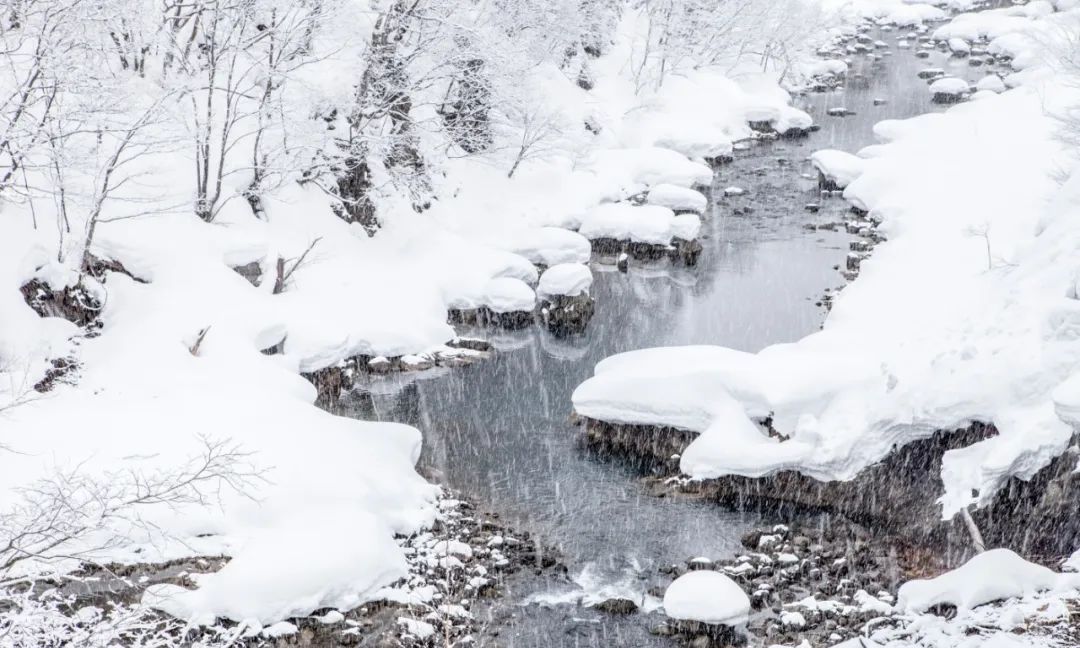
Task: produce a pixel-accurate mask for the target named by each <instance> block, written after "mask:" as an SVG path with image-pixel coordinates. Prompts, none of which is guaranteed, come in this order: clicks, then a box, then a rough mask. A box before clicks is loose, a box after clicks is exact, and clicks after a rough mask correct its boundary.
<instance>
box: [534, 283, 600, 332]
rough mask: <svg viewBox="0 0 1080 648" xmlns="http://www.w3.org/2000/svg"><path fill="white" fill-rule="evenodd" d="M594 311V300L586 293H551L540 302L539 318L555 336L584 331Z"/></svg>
mask: <svg viewBox="0 0 1080 648" xmlns="http://www.w3.org/2000/svg"><path fill="white" fill-rule="evenodd" d="M595 311H596V302H595V300H594V299H593V298H592V297H591V296H589V294H588V293H582V294H580V295H575V296H567V295H553V296H551V297H547V298H545V299H544V300H543V301H541V302H540V316H541V319H542V320H543V322H544V325H545V326H547V329H548V330H549V331H551V332H552V333H553V334H554V335H555V336H557V337H562V336H566V335H573V334H581V333H584V332H585V329H586V327H588V325H589V321H590V320H591V319H592V316H593V313H594V312H595Z"/></svg>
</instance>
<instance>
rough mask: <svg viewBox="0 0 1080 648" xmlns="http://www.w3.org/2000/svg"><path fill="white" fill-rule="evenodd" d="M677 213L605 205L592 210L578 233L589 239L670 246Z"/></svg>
mask: <svg viewBox="0 0 1080 648" xmlns="http://www.w3.org/2000/svg"><path fill="white" fill-rule="evenodd" d="M674 218H675V213H674V212H673V211H672V210H670V209H668V208H667V207H660V206H658V205H640V206H638V205H634V204H632V203H629V202H620V203H605V204H603V205H599V206H597V207H595V208H593V209H592V210H591V211H589V212H588V213H587V214H586V215H585V216H584V218H582V221H581V228H580V229H579V230H578V231H579V232H580V233H581V234H582V235H583V236H586V237H588V238H589V239H599V238H612V239H617V240H630V241H633V242H635V243H651V244H654V245H667V244H668V243H671V239H672V237H673V236H674V233H673V231H672V223H673V221H674Z"/></svg>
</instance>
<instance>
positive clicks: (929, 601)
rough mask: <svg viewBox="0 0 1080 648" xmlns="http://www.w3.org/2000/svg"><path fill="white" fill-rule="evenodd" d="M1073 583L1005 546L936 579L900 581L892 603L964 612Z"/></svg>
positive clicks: (909, 608)
mask: <svg viewBox="0 0 1080 648" xmlns="http://www.w3.org/2000/svg"><path fill="white" fill-rule="evenodd" d="M1076 582H1078V581H1076V579H1075V578H1074V577H1072V576H1070V575H1062V574H1058V573H1055V572H1053V571H1051V570H1049V569H1047V568H1046V567H1043V566H1042V565H1036V564H1034V563H1030V562H1028V561H1026V560H1024V559H1023V558H1021V557H1020V556H1018V555H1016V554H1015V553H1013V552H1012V551H1010V550H1008V549H992V550H990V551H985V552H983V553H981V554H979V555H977V556H975V557H974V558H972V559H971V560H969V561H967V562H966V563H964V564H963V566H961V567H959V568H957V569H954V570H952V571H950V572H946V573H944V574H942V575H941V576H938V577H937V578H931V579H929V580H914V581H909V582H907V583H904V584H903V585H901V586H900V592H899V596H898V598H897V603H896V606H897V608H899V609H901V610H904V611H908V612H923V611H925V610H926V609H927V608H930V607H933V606H935V605H938V604H940V603H948V604H951V605H955V606H956V607H957V609H958V610H960V611H967V610H970V609H972V608H974V607H978V606H980V605H984V604H986V603H990V602H992V601H999V600H1002V599H1009V598H1015V597H1020V596H1028V595H1030V594H1035V593H1037V592H1041V591H1046V590H1052V589H1055V588H1057V587H1060V586H1063V585H1067V584H1068V583H1074V584H1075V583H1076Z"/></svg>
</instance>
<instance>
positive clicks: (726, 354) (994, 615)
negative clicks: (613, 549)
mask: <svg viewBox="0 0 1080 648" xmlns="http://www.w3.org/2000/svg"><path fill="white" fill-rule="evenodd" d="M1061 9H1062V12H1055V7H1053V6H1051V5H1050V4H1049V3H1031V4H1030V5H1027V6H1018V7H1008V8H1002V9H993V10H987V11H981V12H979V13H976V14H973V15H970V16H961V17H959V18H957V19H955V20H952V21H950V22H948V23H945V24H943V25H939V26H936V27H935V28H934V29H931V30H928V31H927V32H926V33H925V34H920V33H919V32H918V31H917V30H912V32H911V33H910V34H908V33H901V34H895V33H894V35H892V36H890V37H883V39H882V41H883V42H884V43H885V44H886V46H890V45H889V43H892V42H893V41H896V40H897V39H899V40H903V41H904V42H905V46H904V47H903V49H906V50H909V51H907V52H903V51H899V50H897V51H896V52H895V53H894V54H893V55H892V57H891V58H892V60H896V59H897V57H899V56H906V57H917V58H918V60H927V59H928V58H929V57H932V56H936V52H937V51H944V52H946V53H947V59H946V60H945V61H944V65H940V64H937V65H935V64H930V63H928V65H927V68H928V70H927V71H925V72H926V74H925V75H923V74H920V76H922V77H924V78H926V79H927V80H928V81H930V82H933V81H934V79H936V78H939V77H941V76H942V75H949V74H951V75H954V77H955V76H962V75H964V74H971V70H978V72H977V74H979V75H980V76H981V75H982V74H983V71H984V70H986V69H987V66H990V68H991V69H992V70H994V71H995V74H994V75H990V76H987V77H985V78H984V79H983V80H980V81H979V82H978V83H969V82H966V81H965V82H964V83H965V87H967V88H970V90H965V91H964V94H965V96H967V95H968V94H970V97H971V98H970V101H969V102H968V103H965V104H963V105H961V106H959V107H956V108H952V109H950V110H948V111H947V112H945V113H943V114H928V115H926V116H924V117H918V118H914V119H907V120H887V121H882V122H880V123H879V124H877V125H876V126H874V129H873V131H874V135H875V137H876V139H877V140H878V142H877V143H876V144H874V145H872V146H867V147H866V148H863V149H862V150H859V146H864V144H860V145H859V146H856V147H853V148H850V149H848V150H850V151H851V152H852V153H855V152H856V151H858V154H857V155H850V156H848V157H846V158H844V157H840V156H837V157H836V159H835V161H826V158H825V157H822V158H820V164H817V165H816V166H817V170H818V171H821V172H822V177H823V180H822V182H824V183H826V184H827V185H831V186H826V187H825V188H826V189H828V190H836V189H840V190H842V191H843V198H844V199H845V201H846V202H847V203H849V204H850V205H851V206H852V208H853V210H855V211H857V212H858V213H859V214H865V215H866V217H867V219H868V220H867V223H868V224H867V228H868V233H869V234H875V233H876V234H877V236H876V237H875V239H876V240H875V245H873V246H869V245H868V246H865V249H863V248H862V247H860V249H854V248H853V249H852V250H851V252H852V256H851V257H849V261H848V262H847V263H846V264H843V265H842V266H841V268H840V269H841V270H846V271H848V274H849V276H848V278H849V279H853V281H852V283H850V284H849V285H847V286H846V287H844V288H843V289H841V290H839V291H832V292H830V294H829V298H828V299H827V300H824V301H825V302H826V303H827V304H829V305H831V307H832V311H831V313H830V315H829V317H828V319H827V320H826V322H825V325H824V327H823V330H822V331H821V332H820V333H816V334H813V335H810V336H808V337H806V338H804V339H802V340H800V341H798V342H797V343H795V344H789V345H776V346H774V347H769V348H766V349H764V350H762V351H760V352H757V353H745V352H743V351H742V350H741V349H740V350H736V349H727V348H720V347H711V346H699V347H684V348H666V349H648V350H643V351H637V352H630V353H626V354H622V355H616V356H613V357H611V358H609V359H606V360H604V361H603V362H601V363H599V364H598V366H597V367H596V373H595V376H594V377H593V378H591V379H590V380H589V381H586V382H585V383H584V384H583V385H581V386H580V387H579V388H578V390H577V391H576V392H575V395H574V404H575V410H576V412H577V413H578V414H579V415H581V416H582V417H584V418H585V419H586V422H585V426H586V427H585V430H586V431H585V438H586V439H587V440H588V441H589V442H591V443H592V444H594V445H596V446H598V447H600V448H603V449H604V451H611V452H617V453H626V454H628V455H630V458H631V461H633V462H636V463H643V464H646V465H650V466H652V467H654V468H655V469H656V470H657V471H658V472H659V474H660V477H658V478H657V479H656V480H655V481H654V492H657V493H661V494H664V493H668V494H670V493H678V494H679V495H680V496H686V495H687V494H690V495H693V496H700V497H706V498H709V499H714V500H718V501H720V502H721V503H723V504H725V505H727V506H735V507H738V508H740V509H745V508H749V509H751V510H764V511H767V512H770V513H774V514H781V515H783V514H786V515H790V516H795V517H796V519H797V517H798V516H799V515H801V514H805V513H807V512H811V511H830V512H833V513H838V514H843V515H848V516H851V517H853V518H855V519H858V520H860V521H863V522H868V523H874V525H875V526H874V528H875V529H879V530H880V531H881V532H882V533H887V532H889V531H890V530H891V531H892V532H896V533H900V534H902V536H903V537H904V538H906V539H907V540H908V541H914V542H916V543H927V544H923V545H922V546H923V549H924V550H926V549H930V550H932V551H933V552H935V553H936V554H937V555H938V556H939V558H943V560H941V561H939V562H937V563H936V569H937V570H943V569H945V568H953V567H957V566H959V565H960V564H961V563H963V562H964V561H965V560H966V559H967V558H968V557H970V556H971V555H972V554H973V553H975V552H976V551H978V550H980V549H981V548H982V545H983V544H984V543H985V546H986V547H987V548H990V547H1001V546H1005V547H1011V548H1014V549H1016V550H1017V551H1019V552H1021V553H1023V554H1024V555H1026V556H1028V557H1030V558H1033V559H1035V560H1036V561H1037V562H1040V563H1042V564H1044V565H1047V566H1049V567H1051V568H1054V569H1057V568H1059V567H1060V566H1061V565H1062V564H1063V563H1065V562H1066V560H1065V559H1066V558H1068V557H1069V555H1070V554H1071V553H1072V552H1073V551H1075V550H1076V548H1077V546H1078V544H1080V535H1078V533H1077V529H1076V526H1077V525H1076V517H1075V514H1074V512H1075V509H1076V502H1077V499H1076V497H1077V492H1078V491H1077V482H1076V478H1075V473H1074V472H1073V467H1074V466H1075V454H1076V449H1075V448H1076V446H1075V434H1074V432H1073V430H1074V427H1073V426H1074V425H1075V424H1076V422H1077V418H1076V417H1075V416H1074V410H1075V401H1076V400H1077V399H1076V398H1074V393H1075V385H1076V384H1078V383H1077V382H1076V380H1074V379H1072V378H1071V375H1072V372H1073V371H1074V369H1075V367H1076V366H1077V364H1076V355H1075V354H1076V348H1075V346H1074V344H1073V342H1072V340H1073V336H1072V335H1071V333H1070V332H1068V331H1070V330H1071V328H1070V326H1071V325H1070V322H1071V321H1072V313H1073V311H1075V307H1074V306H1075V294H1074V293H1075V290H1073V283H1074V279H1075V278H1074V275H1075V268H1076V267H1077V261H1076V259H1075V257H1074V255H1073V254H1072V250H1074V249H1075V247H1074V244H1073V238H1074V235H1075V232H1074V227H1073V225H1072V224H1071V221H1072V219H1071V216H1070V215H1071V213H1072V211H1073V210H1074V207H1075V196H1076V192H1075V187H1074V186H1073V185H1075V182H1074V181H1073V180H1071V179H1070V180H1067V181H1065V182H1064V183H1063V184H1060V183H1058V182H1055V181H1053V180H1052V175H1053V173H1055V172H1056V173H1059V174H1061V173H1062V171H1061V170H1062V169H1072V168H1073V165H1074V162H1075V161H1074V159H1073V157H1072V156H1071V155H1069V153H1068V151H1066V150H1064V148H1063V146H1062V137H1063V135H1062V130H1061V128H1062V120H1063V115H1066V114H1068V110H1069V108H1068V107H1069V106H1071V105H1072V104H1073V103H1074V102H1075V100H1076V96H1075V93H1074V92H1073V90H1072V87H1071V85H1070V83H1069V80H1068V79H1069V77H1068V76H1067V74H1068V73H1067V72H1063V71H1062V70H1061V69H1060V68H1056V67H1054V66H1053V65H1048V64H1046V59H1047V56H1046V55H1047V53H1048V52H1051V51H1052V50H1053V45H1051V44H1050V43H1053V42H1055V41H1054V40H1053V38H1054V37H1055V36H1060V35H1061V34H1062V33H1064V31H1066V30H1068V29H1069V25H1073V24H1074V23H1075V20H1076V16H1075V15H1073V14H1071V13H1070V7H1062V8H1061ZM865 41H866V45H865V46H864V47H863V49H862V50H861V52H862V53H863V55H873V54H872V53H873V52H874V51H877V50H880V49H883V48H881V47H879V46H877V45H875V40H874V37H873V36H871V35H869V34H867V36H866V37H865ZM958 41H959V42H958ZM858 43H859V41H858V40H856V44H858ZM852 46H854V45H852ZM911 50H914V52H912V51H911ZM1039 53H1042V55H1041V56H1040V54H1039ZM972 57H975V58H974V59H973V58H972ZM975 59H977V62H978V63H979V65H975V64H974V63H973V61H975ZM998 75H1000V76H998ZM991 78H992V79H996V80H997V81H1000V83H997V84H991V83H990V82H988V81H986V79H991ZM992 86H993V89H991V87H992ZM1007 88H1008V89H1007ZM927 92H928V93H929V94H931V95H933V94H934V93H935V92H937V90H935V89H933V88H927ZM1066 121H1067V119H1066ZM830 160H831V159H830ZM848 160H850V161H851V162H852V163H851V164H848ZM841 162H842V163H843V164H841ZM1064 175H1066V176H1068V175H1070V172H1069V171H1065V172H1064ZM835 199H836V198H826V199H825V200H823V201H822V204H827V203H828V202H829V201H830V200H835ZM815 207H817V205H815ZM942 513H944V519H945V521H944V522H943V521H942V519H941V518H942ZM892 594H894V595H895V594H896V593H895V592H893V593H892ZM1063 596H1064V598H1065V599H1069V598H1070V595H1068V594H1064V595H1063ZM1071 598H1072V599H1075V596H1071ZM1013 603H1015V602H1012V603H1010V604H1008V605H1006V606H1004V608H1000V607H999V608H996V609H995V608H991V609H983V610H981V611H978V612H972V611H970V610H967V611H964V614H962V615H961V617H962V618H961V619H960V620H959V621H956V622H955V624H954V625H952V626H949V623H951V622H947V621H941V622H940V623H939V622H937V621H931V620H928V618H923V619H922V620H919V619H918V618H917V615H915V616H913V617H911V618H909V619H908V620H907V622H906V625H905V624H901V625H905V628H906V629H899V628H897V629H896V631H895V632H893V633H892V634H890V633H889V632H882V633H881V634H880V635H875V641H879V642H881V644H882V645H890V646H891V645H907V644H904V643H903V642H904V641H905V640H907V641H921V642H924V643H926V645H935V646H937V645H942V646H954V645H967V644H965V643H963V641H964V640H962V639H961V637H963V633H964V628H967V631H969V632H972V633H973V634H974V635H975V636H977V637H979V638H978V639H971V640H970V641H972V642H975V643H972V644H971V645H981V644H979V643H978V641H990V638H991V637H1004V635H1005V634H1007V633H1008V631H1009V630H1010V627H1009V624H1010V623H1011V622H1008V621H1002V618H1003V617H1007V616H1009V615H1018V616H1017V617H1016V618H1018V619H1021V620H1022V621H1023V623H1025V624H1026V627H1029V628H1039V627H1042V626H1043V625H1046V626H1047V627H1048V628H1051V629H1050V630H1047V631H1046V632H1045V633H1044V635H1045V636H1041V637H1026V638H1024V639H1007V638H1001V639H999V640H1000V641H1004V642H1006V643H1005V645H1011V644H1009V643H1008V642H1009V641H1017V642H1020V643H1021V644H1022V645H1071V643H1070V642H1073V641H1075V637H1074V635H1072V634H1070V633H1073V632H1074V631H1075V627H1076V622H1075V620H1074V619H1072V618H1071V617H1070V614H1071V613H1068V612H1065V613H1063V616H1062V614H1058V612H1060V611H1061V610H1062V609H1064V608H1063V607H1062V606H1064V607H1068V605H1073V606H1075V602H1074V603H1071V604H1063V603H1061V602H1060V601H1059V602H1058V603H1054V604H1051V607H1052V608H1054V609H1055V610H1057V611H1056V612H1055V615H1057V616H1055V617H1054V619H1051V620H1045V619H1043V620H1040V619H1038V618H1037V617H1038V614H1034V615H1033V614H1032V611H1031V610H1032V609H1028V608H1024V609H1023V610H1020V609H1015V611H1006V608H1008V607H1009V605H1013ZM976 618H978V619H980V621H975V620H974V619H976ZM978 623H986V624H987V627H986V628H984V629H983V630H977V629H974V628H973V627H972V624H975V625H977V624H978ZM886 625H888V624H886ZM950 628H951V629H950ZM873 634H874V633H872V632H870V631H869V629H867V630H866V632H865V633H864V636H866V637H870V636H871V635H873ZM817 640H819V641H820V640H822V638H821V637H817ZM868 641H869V639H868ZM1025 641H1027V642H1028V643H1023V642H1025ZM826 645H829V644H828V643H826ZM844 645H847V644H844ZM851 645H858V644H854V643H853V644H851ZM872 645H877V644H876V643H874V644H872Z"/></svg>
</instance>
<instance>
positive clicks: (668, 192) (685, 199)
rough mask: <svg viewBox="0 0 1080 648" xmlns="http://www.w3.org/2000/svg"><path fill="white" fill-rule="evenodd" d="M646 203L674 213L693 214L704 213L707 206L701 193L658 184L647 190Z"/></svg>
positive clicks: (706, 200) (705, 199) (707, 202)
mask: <svg viewBox="0 0 1080 648" xmlns="http://www.w3.org/2000/svg"><path fill="white" fill-rule="evenodd" d="M646 201H648V203H649V204H650V205H659V206H660V207H667V208H668V209H670V210H672V211H676V212H681V211H687V212H694V213H695V214H701V213H704V211H705V208H706V207H707V206H708V204H709V200H708V198H706V197H705V196H704V195H703V194H702V193H701V192H699V191H694V190H693V189H687V188H686V187H679V186H676V185H672V184H659V185H656V186H655V187H652V188H651V189H649V194H648V197H647V198H646Z"/></svg>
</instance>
